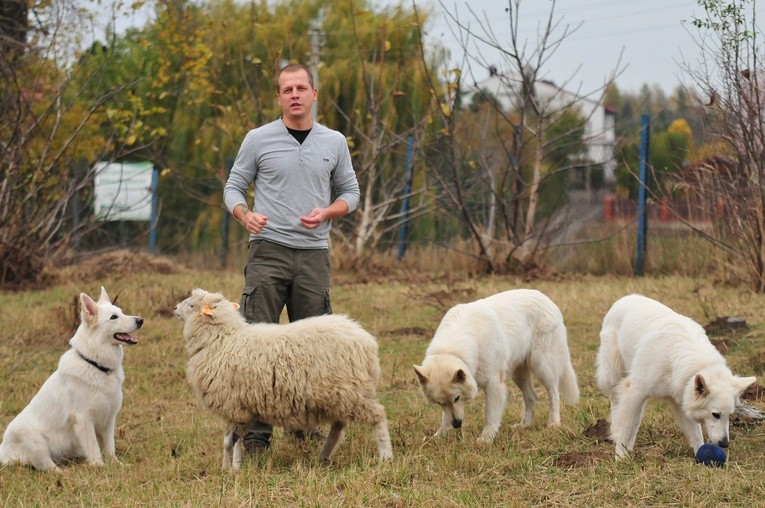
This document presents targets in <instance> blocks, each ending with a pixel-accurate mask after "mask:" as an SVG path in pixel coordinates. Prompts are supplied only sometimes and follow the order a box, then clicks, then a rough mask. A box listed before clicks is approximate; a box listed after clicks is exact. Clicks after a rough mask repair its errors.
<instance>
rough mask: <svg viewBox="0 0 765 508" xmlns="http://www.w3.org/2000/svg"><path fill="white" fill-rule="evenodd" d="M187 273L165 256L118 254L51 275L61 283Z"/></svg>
mask: <svg viewBox="0 0 765 508" xmlns="http://www.w3.org/2000/svg"><path fill="white" fill-rule="evenodd" d="M183 269H184V267H183V266H182V265H180V264H179V263H178V262H177V261H174V260H171V259H169V258H165V257H162V256H151V255H149V254H148V253H146V252H133V251H129V250H115V251H110V252H103V253H98V254H91V255H88V256H86V257H79V258H77V259H76V260H74V261H72V262H70V263H68V264H66V265H64V266H59V267H55V268H51V269H50V273H51V275H52V276H53V277H54V278H55V279H56V280H58V281H65V280H69V281H71V280H75V281H81V282H88V281H92V280H100V279H104V278H113V279H122V278H125V277H128V276H130V275H131V274H134V273H139V272H140V273H147V272H148V273H157V274H170V273H176V272H179V271H182V270H183Z"/></svg>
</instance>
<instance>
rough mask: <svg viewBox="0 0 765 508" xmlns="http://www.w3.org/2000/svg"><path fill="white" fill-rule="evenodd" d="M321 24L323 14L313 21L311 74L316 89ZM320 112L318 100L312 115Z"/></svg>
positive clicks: (315, 116) (312, 108) (317, 85)
mask: <svg viewBox="0 0 765 508" xmlns="http://www.w3.org/2000/svg"><path fill="white" fill-rule="evenodd" d="M320 25H321V16H319V17H318V18H316V19H314V20H313V21H312V22H311V32H310V34H311V63H310V67H311V74H313V87H314V89H316V90H318V89H319V46H320V40H319V39H320V36H321V32H320V31H319V26H320ZM318 114H319V104H318V101H316V102H314V103H313V106H311V115H312V116H313V118H314V119H316V118H317V116H318Z"/></svg>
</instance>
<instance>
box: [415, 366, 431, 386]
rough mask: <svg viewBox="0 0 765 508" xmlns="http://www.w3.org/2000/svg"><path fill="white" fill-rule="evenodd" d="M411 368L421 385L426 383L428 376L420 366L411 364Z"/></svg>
mask: <svg viewBox="0 0 765 508" xmlns="http://www.w3.org/2000/svg"><path fill="white" fill-rule="evenodd" d="M412 368H413V369H414V373H415V374H417V381H419V382H420V384H421V385H422V386H425V385H426V384H428V376H426V375H425V373H424V372H423V371H422V367H420V366H419V365H412Z"/></svg>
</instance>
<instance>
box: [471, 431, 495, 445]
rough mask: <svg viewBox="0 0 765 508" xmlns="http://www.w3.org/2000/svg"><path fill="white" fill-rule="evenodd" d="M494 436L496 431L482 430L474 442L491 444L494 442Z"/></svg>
mask: <svg viewBox="0 0 765 508" xmlns="http://www.w3.org/2000/svg"><path fill="white" fill-rule="evenodd" d="M495 437H497V432H496V431H483V432H481V435H480V436H479V437H478V439H476V442H477V443H481V444H491V443H493V442H494V438H495Z"/></svg>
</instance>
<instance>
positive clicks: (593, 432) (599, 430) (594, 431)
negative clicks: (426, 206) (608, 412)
mask: <svg viewBox="0 0 765 508" xmlns="http://www.w3.org/2000/svg"><path fill="white" fill-rule="evenodd" d="M610 431H611V424H610V423H609V422H608V420H604V419H603V418H598V421H597V422H595V423H594V424H593V425H590V426H589V427H587V428H586V429H584V431H583V432H582V435H583V436H584V437H587V438H590V439H594V440H595V442H596V443H607V442H608V443H610V442H611V438H610V437H609V433H610Z"/></svg>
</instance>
